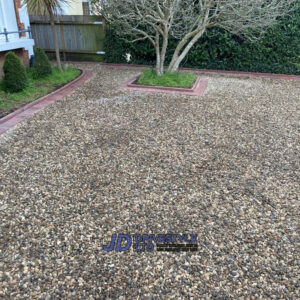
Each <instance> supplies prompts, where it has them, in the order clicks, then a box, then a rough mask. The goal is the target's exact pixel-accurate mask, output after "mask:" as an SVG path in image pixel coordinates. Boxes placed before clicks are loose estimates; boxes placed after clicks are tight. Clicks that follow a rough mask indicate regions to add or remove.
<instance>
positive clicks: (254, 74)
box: [99, 62, 300, 81]
mask: <svg viewBox="0 0 300 300" xmlns="http://www.w3.org/2000/svg"><path fill="white" fill-rule="evenodd" d="M99 64H100V65H102V66H108V67H113V68H144V69H145V68H153V66H149V65H134V64H132V65H130V64H112V63H104V62H100V63H99ZM180 70H182V71H191V72H199V73H203V74H219V75H234V76H239V77H254V78H273V79H285V80H299V81H300V75H287V74H273V73H257V72H243V71H223V70H209V69H193V68H180Z"/></svg>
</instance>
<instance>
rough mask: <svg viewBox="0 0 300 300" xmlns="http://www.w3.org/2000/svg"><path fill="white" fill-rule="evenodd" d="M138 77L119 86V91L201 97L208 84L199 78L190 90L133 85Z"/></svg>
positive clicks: (204, 79) (205, 80)
mask: <svg viewBox="0 0 300 300" xmlns="http://www.w3.org/2000/svg"><path fill="white" fill-rule="evenodd" d="M140 75H141V74H139V75H137V76H134V77H133V78H131V79H130V80H128V81H126V82H125V83H123V84H122V85H120V86H119V89H121V90H127V91H144V92H156V93H166V94H178V95H189V96H202V95H203V94H204V92H205V90H206V87H207V84H208V79H207V78H202V77H200V76H198V77H197V79H196V82H195V83H194V85H193V87H192V88H175V87H161V86H150V85H140V84H134V82H135V81H136V80H137V79H138V78H139V76H140Z"/></svg>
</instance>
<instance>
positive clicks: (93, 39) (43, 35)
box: [30, 15, 105, 60]
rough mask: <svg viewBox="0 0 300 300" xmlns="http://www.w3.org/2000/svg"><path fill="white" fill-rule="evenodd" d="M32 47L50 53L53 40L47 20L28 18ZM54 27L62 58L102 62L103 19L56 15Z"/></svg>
mask: <svg viewBox="0 0 300 300" xmlns="http://www.w3.org/2000/svg"><path fill="white" fill-rule="evenodd" d="M30 26H31V32H32V37H33V39H34V40H35V45H36V46H37V47H40V48H41V49H43V50H45V51H46V52H48V53H50V54H51V53H54V51H55V47H54V41H53V35H52V29H51V26H50V22H49V19H47V18H45V17H40V16H30ZM55 28H56V32H57V35H58V40H59V48H60V51H61V53H62V54H63V57H64V58H65V59H66V57H68V58H70V59H78V60H86V59H91V60H102V57H103V54H104V40H105V20H104V19H103V18H102V17H100V16H67V15H64V16H59V17H57V18H56V22H55Z"/></svg>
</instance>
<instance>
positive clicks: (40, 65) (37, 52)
mask: <svg viewBox="0 0 300 300" xmlns="http://www.w3.org/2000/svg"><path fill="white" fill-rule="evenodd" d="M33 69H34V76H35V77H36V78H39V77H40V78H41V77H46V76H48V75H50V74H51V73H52V68H51V64H50V61H49V59H48V57H47V55H46V53H45V52H44V51H43V50H42V49H40V48H35V49H34V64H33Z"/></svg>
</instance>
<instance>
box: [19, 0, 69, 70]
mask: <svg viewBox="0 0 300 300" xmlns="http://www.w3.org/2000/svg"><path fill="white" fill-rule="evenodd" d="M23 3H24V4H26V5H27V9H28V11H29V13H30V14H34V15H41V16H49V18H50V24H51V28H52V34H53V40H54V45H55V53H56V61H57V67H58V69H59V70H60V71H61V72H62V66H61V61H60V55H59V45H58V38H57V33H56V29H55V16H56V15H57V14H59V13H61V12H62V4H68V3H69V0H23Z"/></svg>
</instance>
